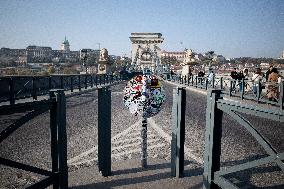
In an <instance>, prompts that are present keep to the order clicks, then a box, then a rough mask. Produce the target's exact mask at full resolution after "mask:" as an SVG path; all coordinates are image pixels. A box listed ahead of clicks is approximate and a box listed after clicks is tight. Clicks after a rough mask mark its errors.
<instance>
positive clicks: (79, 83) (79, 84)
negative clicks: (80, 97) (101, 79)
mask: <svg viewBox="0 0 284 189" xmlns="http://www.w3.org/2000/svg"><path fill="white" fill-rule="evenodd" d="M78 89H79V91H81V76H80V75H78Z"/></svg>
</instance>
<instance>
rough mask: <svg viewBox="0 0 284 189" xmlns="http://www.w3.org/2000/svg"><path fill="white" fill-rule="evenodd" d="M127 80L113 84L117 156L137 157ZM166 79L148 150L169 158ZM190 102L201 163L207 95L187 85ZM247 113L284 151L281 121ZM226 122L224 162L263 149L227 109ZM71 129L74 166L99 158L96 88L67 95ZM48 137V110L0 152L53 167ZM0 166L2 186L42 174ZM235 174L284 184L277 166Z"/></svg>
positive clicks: (194, 152)
mask: <svg viewBox="0 0 284 189" xmlns="http://www.w3.org/2000/svg"><path fill="white" fill-rule="evenodd" d="M124 85H125V84H124V83H123V84H118V85H115V86H112V87H111V90H112V159H113V161H116V160H123V159H134V158H139V156H140V155H139V153H140V137H139V136H140V123H141V120H140V118H139V117H135V116H134V115H131V114H129V112H128V110H127V109H126V108H125V107H124V105H123V103H122V96H123V92H122V90H123V88H124ZM163 85H164V87H165V91H166V95H167V100H166V101H165V103H164V105H163V108H162V110H161V112H160V113H159V114H158V115H156V116H155V117H153V118H151V119H149V120H148V123H149V127H148V152H149V157H151V158H156V159H165V160H170V139H171V138H170V136H171V107H172V90H173V87H176V86H175V85H172V84H169V83H163ZM186 106H187V107H186V144H185V159H188V160H192V159H194V160H195V161H196V162H199V163H201V164H202V161H203V157H202V156H203V149H204V132H205V113H206V111H205V109H206V96H205V95H204V94H202V93H199V92H194V91H192V90H187V105H186ZM17 117H19V115H12V116H9V117H5V116H2V117H0V129H1V130H2V129H3V128H5V126H7V125H9V123H11V121H12V120H14V119H16V118H17ZM247 119H249V120H250V122H251V123H253V124H254V125H256V127H258V128H259V130H260V131H261V132H262V133H263V134H264V135H265V136H266V137H267V138H268V139H270V140H271V141H272V144H273V146H274V147H275V148H276V149H277V150H279V151H281V152H283V151H284V143H283V137H284V130H283V124H280V123H277V122H271V121H269V120H266V119H263V118H255V117H252V116H248V117H247ZM223 122H224V129H223V138H224V140H223V143H222V162H223V165H233V164H236V163H241V162H246V161H247V160H248V159H255V158H257V157H262V156H263V155H264V151H263V150H262V149H261V147H260V146H259V145H257V143H256V142H255V140H254V139H253V138H252V137H251V136H250V135H249V134H248V133H247V132H246V131H245V130H244V129H242V128H241V127H240V126H239V125H238V124H237V123H236V122H235V121H234V120H232V119H231V118H230V117H229V116H228V115H226V114H225V115H224V120H223ZM281 127H282V128H281ZM67 135H68V164H69V168H70V171H73V170H76V169H80V168H81V167H85V166H90V165H93V164H95V163H96V162H97V94H96V92H90V93H86V94H83V95H80V96H75V97H71V98H68V99H67ZM49 138H50V135H49V114H48V113H45V114H43V115H41V116H39V117H37V118H35V119H34V120H31V121H30V122H28V123H27V124H25V125H24V126H23V127H22V128H20V129H19V130H17V131H16V132H15V133H14V134H13V135H11V136H10V137H9V138H8V139H7V140H6V141H5V142H3V143H2V144H1V146H0V156H1V157H4V158H9V159H13V160H16V161H19V162H24V163H28V164H34V165H37V166H38V167H43V168H50V167H51V166H50V157H49V156H50V148H49V146H50V142H49ZM273 166H274V165H273ZM0 169H1V173H0V178H1V179H0V186H4V187H6V188H22V187H23V186H26V185H28V184H30V183H33V182H35V181H37V180H40V179H41V177H39V176H38V175H32V174H29V173H28V174H27V173H25V172H23V171H19V170H13V169H10V168H6V167H3V166H0ZM259 172H262V173H261V174H260V173H259ZM243 178H245V179H243ZM231 179H232V180H233V181H234V182H237V183H238V184H239V186H244V185H246V186H249V187H253V186H255V187H269V186H272V185H275V183H277V184H276V185H278V186H279V187H280V185H282V186H283V185H284V175H283V173H281V172H280V171H279V169H277V168H276V167H272V168H269V169H266V168H265V167H260V168H258V169H254V170H252V171H250V172H248V173H242V174H239V175H234V176H233V177H232V178H231ZM242 180H244V181H242ZM4 187H3V188H4ZM0 188H1V187H0ZM275 188H277V187H275Z"/></svg>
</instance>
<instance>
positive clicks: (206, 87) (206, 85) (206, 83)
mask: <svg viewBox="0 0 284 189" xmlns="http://www.w3.org/2000/svg"><path fill="white" fill-rule="evenodd" d="M200 88H201V89H202V86H201V87H200ZM207 89H208V79H207V78H205V90H207Z"/></svg>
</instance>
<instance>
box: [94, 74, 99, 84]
mask: <svg viewBox="0 0 284 189" xmlns="http://www.w3.org/2000/svg"><path fill="white" fill-rule="evenodd" d="M95 85H96V86H98V75H97V74H96V77H95Z"/></svg>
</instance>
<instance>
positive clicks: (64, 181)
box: [56, 89, 68, 188]
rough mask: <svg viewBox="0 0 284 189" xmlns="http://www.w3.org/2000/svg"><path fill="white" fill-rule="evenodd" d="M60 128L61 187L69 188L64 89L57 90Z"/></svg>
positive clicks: (59, 160)
mask: <svg viewBox="0 0 284 189" xmlns="http://www.w3.org/2000/svg"><path fill="white" fill-rule="evenodd" d="M56 102H57V110H56V114H57V119H56V121H57V129H58V171H59V187H60V188H68V166H67V133H66V99H65V94H64V89H61V90H57V91H56Z"/></svg>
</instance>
